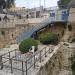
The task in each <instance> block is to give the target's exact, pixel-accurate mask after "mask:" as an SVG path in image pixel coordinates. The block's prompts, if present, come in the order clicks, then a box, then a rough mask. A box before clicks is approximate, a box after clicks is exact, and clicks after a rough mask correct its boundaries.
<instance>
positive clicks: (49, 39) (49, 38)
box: [39, 33, 58, 45]
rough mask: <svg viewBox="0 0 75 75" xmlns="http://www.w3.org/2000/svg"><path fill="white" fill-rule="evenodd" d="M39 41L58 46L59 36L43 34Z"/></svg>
mask: <svg viewBox="0 0 75 75" xmlns="http://www.w3.org/2000/svg"><path fill="white" fill-rule="evenodd" d="M39 39H40V42H42V43H43V44H54V45H56V44H58V35H57V34H54V33H46V34H42V35H41V36H40V38H39Z"/></svg>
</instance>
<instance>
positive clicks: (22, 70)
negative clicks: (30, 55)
mask: <svg viewBox="0 0 75 75" xmlns="http://www.w3.org/2000/svg"><path fill="white" fill-rule="evenodd" d="M22 75H24V69H23V61H22Z"/></svg>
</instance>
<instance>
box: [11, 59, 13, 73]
mask: <svg viewBox="0 0 75 75" xmlns="http://www.w3.org/2000/svg"><path fill="white" fill-rule="evenodd" d="M10 64H11V73H13V66H12V58H11V59H10Z"/></svg>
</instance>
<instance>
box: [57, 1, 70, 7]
mask: <svg viewBox="0 0 75 75" xmlns="http://www.w3.org/2000/svg"><path fill="white" fill-rule="evenodd" d="M70 1H71V0H59V1H58V6H59V7H60V8H66V7H67V5H68V3H69V2H70Z"/></svg>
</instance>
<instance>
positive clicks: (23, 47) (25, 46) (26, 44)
mask: <svg viewBox="0 0 75 75" xmlns="http://www.w3.org/2000/svg"><path fill="white" fill-rule="evenodd" d="M37 45H38V43H37V41H36V40H34V39H32V38H28V39H26V40H23V41H22V42H21V43H20V45H19V50H20V51H21V52H22V53H26V52H28V51H29V49H30V48H31V46H36V47H37Z"/></svg>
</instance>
